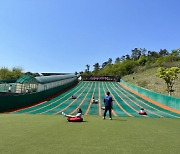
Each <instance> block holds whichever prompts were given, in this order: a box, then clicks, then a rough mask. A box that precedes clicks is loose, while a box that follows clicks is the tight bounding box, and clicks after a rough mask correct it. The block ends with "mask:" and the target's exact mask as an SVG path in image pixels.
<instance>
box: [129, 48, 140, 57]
mask: <svg viewBox="0 0 180 154" xmlns="http://www.w3.org/2000/svg"><path fill="white" fill-rule="evenodd" d="M140 56H141V50H139V49H138V48H134V50H132V54H131V57H132V58H133V59H139V57H140Z"/></svg>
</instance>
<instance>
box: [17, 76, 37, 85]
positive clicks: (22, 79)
mask: <svg viewBox="0 0 180 154" xmlns="http://www.w3.org/2000/svg"><path fill="white" fill-rule="evenodd" d="M16 82H17V83H21V84H23V83H24V82H29V83H31V82H33V83H34V82H37V80H36V79H35V78H34V77H33V76H30V75H25V76H22V77H20V78H19V79H17V81H16Z"/></svg>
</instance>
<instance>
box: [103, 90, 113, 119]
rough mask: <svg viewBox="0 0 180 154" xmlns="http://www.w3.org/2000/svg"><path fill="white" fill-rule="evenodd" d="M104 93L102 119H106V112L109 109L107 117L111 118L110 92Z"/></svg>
mask: <svg viewBox="0 0 180 154" xmlns="http://www.w3.org/2000/svg"><path fill="white" fill-rule="evenodd" d="M106 94H107V96H105V98H104V106H105V111H104V117H103V119H106V112H107V111H108V110H109V119H110V120H112V115H111V111H112V102H113V99H112V97H111V96H110V92H109V91H108V92H107V93H106Z"/></svg>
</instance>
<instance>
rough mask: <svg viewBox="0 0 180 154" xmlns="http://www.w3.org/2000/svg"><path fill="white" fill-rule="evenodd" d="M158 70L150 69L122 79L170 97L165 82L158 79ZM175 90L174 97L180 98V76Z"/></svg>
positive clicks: (179, 75) (176, 81)
mask: <svg viewBox="0 0 180 154" xmlns="http://www.w3.org/2000/svg"><path fill="white" fill-rule="evenodd" d="M157 69H158V67H156V68H150V69H147V70H144V71H140V72H138V73H134V74H130V75H126V76H124V77H122V79H123V80H124V81H126V82H128V83H131V84H134V85H137V86H140V87H143V88H146V89H149V90H152V91H154V92H158V93H161V94H165V95H168V92H167V90H166V89H167V87H166V84H165V81H164V80H163V79H161V78H158V77H156V72H157ZM173 89H174V90H175V91H174V92H173V93H172V96H173V97H180V74H178V79H176V80H175V84H174V86H173Z"/></svg>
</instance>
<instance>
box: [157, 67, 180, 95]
mask: <svg viewBox="0 0 180 154" xmlns="http://www.w3.org/2000/svg"><path fill="white" fill-rule="evenodd" d="M178 73H180V68H178V67H171V68H163V67H160V68H159V69H158V72H157V74H156V76H157V77H159V78H162V79H164V81H165V83H166V85H167V91H168V94H169V96H171V93H172V92H173V91H174V90H173V86H174V83H175V79H177V78H178V76H177V75H178Z"/></svg>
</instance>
